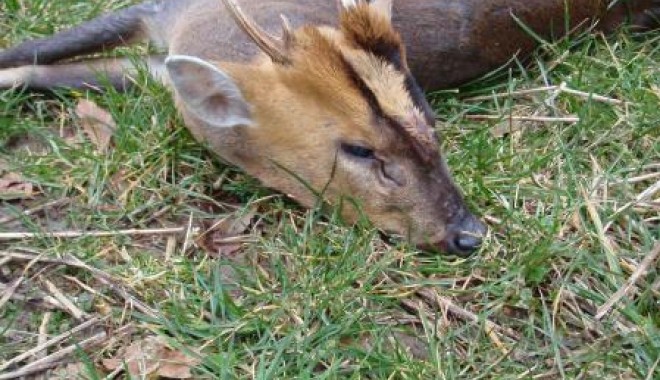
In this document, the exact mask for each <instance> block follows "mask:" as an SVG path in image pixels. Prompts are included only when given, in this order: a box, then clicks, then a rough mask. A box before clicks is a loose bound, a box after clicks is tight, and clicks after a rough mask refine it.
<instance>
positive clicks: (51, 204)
mask: <svg viewBox="0 0 660 380" xmlns="http://www.w3.org/2000/svg"><path fill="white" fill-rule="evenodd" d="M66 203H69V199H67V198H63V199H58V200H55V201H52V202H46V203H44V204H41V205H39V206H36V207H34V208H31V209H28V210H25V211H23V212H21V213H18V214H16V215H9V216H5V217H4V218H0V224H5V223H9V222H12V221H14V220H16V219H18V218H21V217H26V216H30V215H33V214H36V213H38V212H41V211H44V210H47V209H49V208H51V207H56V206H61V205H64V204H66Z"/></svg>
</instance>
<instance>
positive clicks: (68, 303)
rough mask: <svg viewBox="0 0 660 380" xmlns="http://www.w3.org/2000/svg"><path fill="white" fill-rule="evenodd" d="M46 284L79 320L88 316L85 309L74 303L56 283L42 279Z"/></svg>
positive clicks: (53, 294) (51, 292)
mask: <svg viewBox="0 0 660 380" xmlns="http://www.w3.org/2000/svg"><path fill="white" fill-rule="evenodd" d="M42 281H43V282H44V284H45V285H46V288H47V289H48V291H49V292H50V294H52V296H53V297H54V298H55V299H56V300H57V301H58V302H59V303H60V304H61V305H62V306H63V307H64V308H65V309H66V310H67V311H68V312H69V314H71V315H72V316H73V318H75V319H76V320H78V321H81V320H83V319H84V318H85V317H87V313H85V312H84V311H82V310H80V308H79V307H78V306H76V305H74V303H73V302H71V300H70V299H69V298H68V297H67V296H65V295H64V293H63V292H62V291H61V290H60V289H59V288H58V287H57V286H55V284H53V283H52V282H50V281H48V280H46V279H43V280H42Z"/></svg>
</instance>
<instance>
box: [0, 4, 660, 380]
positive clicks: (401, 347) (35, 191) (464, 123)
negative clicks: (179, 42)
mask: <svg viewBox="0 0 660 380" xmlns="http://www.w3.org/2000/svg"><path fill="white" fill-rule="evenodd" d="M128 3H131V1H127V0H112V1H101V0H88V1H83V0H60V1H57V2H53V1H45V0H4V2H2V3H1V4H0V48H4V47H7V46H10V45H12V44H15V43H17V42H19V41H22V40H24V39H27V38H31V37H37V36H42V35H48V34H50V33H52V32H54V31H55V30H58V29H60V28H61V27H64V26H68V25H73V24H76V23H78V22H80V21H81V20H84V19H89V18H91V17H93V16H95V15H98V14H99V13H101V12H103V11H105V10H108V9H114V8H119V7H122V6H125V5H126V4H128ZM143 50H144V47H137V48H135V49H122V50H121V51H120V54H128V55H138V54H139V53H140V52H141V51H143ZM518 67H519V69H518V70H513V71H511V72H508V71H506V70H504V71H501V72H499V73H497V74H495V75H492V76H489V77H487V78H484V79H481V80H479V81H476V82H474V83H472V84H470V85H468V86H466V87H463V88H460V89H458V90H455V91H454V90H451V91H446V92H441V93H436V94H429V96H430V98H431V99H432V100H433V104H434V106H435V107H436V110H437V113H438V115H439V122H438V128H439V129H440V130H441V134H442V136H443V145H444V151H445V153H446V156H447V159H448V161H449V165H450V167H451V168H452V171H453V173H454V176H455V178H456V181H457V183H458V184H459V185H460V186H461V188H462V189H463V190H464V193H465V196H466V199H467V201H468V202H469V204H470V205H471V207H472V209H473V210H474V211H475V212H476V213H477V214H478V215H481V216H482V218H483V220H485V221H486V222H487V223H488V225H489V228H490V232H489V234H488V237H487V239H486V241H485V243H484V245H483V247H482V249H481V250H480V251H479V252H478V253H476V254H475V255H473V256H472V257H469V258H465V259H460V258H456V257H451V256H442V255H429V254H426V253H423V252H419V251H417V250H415V249H414V248H413V247H410V246H408V245H406V244H404V243H399V242H396V241H388V240H385V239H384V238H383V237H382V236H381V235H380V234H379V233H378V231H376V230H375V229H374V228H372V227H371V226H370V225H369V224H368V222H366V221H365V222H362V223H359V224H357V225H354V226H349V225H345V224H343V223H341V221H339V220H338V218H336V217H334V216H333V214H332V213H328V212H321V210H304V209H302V208H301V207H299V206H297V205H296V204H295V203H294V202H292V201H291V200H289V199H287V198H286V197H285V196H283V195H281V194H278V193H276V192H273V191H271V190H269V189H266V188H264V187H262V186H260V185H259V183H258V182H257V181H256V180H255V179H253V178H250V177H248V176H246V175H245V174H244V173H242V172H240V171H239V170H237V169H236V168H233V167H230V166H227V165H225V164H223V163H222V162H221V161H219V160H218V159H217V158H216V157H214V156H212V155H210V154H209V153H208V152H207V151H206V150H205V149H204V147H203V146H200V145H199V144H197V143H195V141H194V140H193V139H192V138H191V136H190V135H189V134H188V132H187V131H186V130H185V128H184V126H183V123H182V121H181V119H180V118H179V117H178V116H177V114H176V112H175V109H174V106H173V104H172V102H171V99H170V96H169V94H168V93H167V91H165V90H164V88H162V87H161V86H160V85H159V84H157V83H155V82H154V81H151V80H149V79H148V78H146V77H143V78H139V79H138V81H137V86H136V87H137V88H136V89H135V90H133V91H131V92H130V93H128V94H123V93H117V92H114V91H107V92H103V93H91V92H90V93H82V92H78V91H68V90H61V91H57V92H56V93H55V94H35V93H27V92H22V91H20V90H13V91H2V92H0V198H1V199H0V379H8V378H14V377H17V376H18V375H20V374H33V373H38V370H45V369H47V370H48V371H49V372H48V375H47V377H44V378H62V379H65V378H76V377H77V378H93V379H103V378H129V375H127V372H130V373H132V374H134V375H135V376H136V377H137V378H140V376H141V375H144V377H146V374H149V376H150V377H149V378H155V377H156V376H165V377H170V378H186V377H188V376H190V375H191V374H192V376H194V377H195V378H255V379H275V378H278V379H289V378H330V379H344V378H355V379H357V378H384V379H385V378H392V379H399V378H400V379H419V378H430V379H555V378H569V379H578V378H580V379H593V378H600V379H658V378H660V266H659V265H658V259H657V258H658V255H659V254H660V252H659V251H660V245H658V241H659V240H660V69H659V67H660V33H659V32H650V33H647V34H644V35H633V34H631V33H630V32H629V31H626V30H621V31H620V32H618V33H617V34H616V35H614V36H607V37H606V36H603V35H601V34H598V33H593V34H589V35H581V36H574V37H573V38H571V39H569V40H564V41H561V42H559V43H556V44H553V45H545V46H544V47H543V48H541V49H540V50H539V52H538V54H537V55H536V56H535V57H534V58H533V59H532V61H531V62H529V63H528V64H526V65H522V64H520V65H518ZM87 101H91V102H92V103H89V102H87ZM81 104H83V106H81ZM85 106H86V108H87V111H85V110H84V109H81V107H83V108H84V107H85ZM106 113H107V114H109V115H106V116H103V115H105V114H106ZM90 114H91V116H90ZM103 117H106V118H107V120H106V124H108V125H110V126H111V127H112V126H114V129H115V130H114V132H113V136H112V141H111V143H110V145H109V146H103V144H102V143H99V142H98V141H97V140H96V139H95V138H94V136H91V135H93V133H90V128H92V129H93V128H95V126H96V127H98V125H99V122H98V121H95V120H93V119H94V118H97V119H98V118H103ZM90 124H91V125H92V127H90ZM54 232H58V233H59V234H53V233H54ZM24 353H25V354H24ZM22 354H24V355H22ZM21 371H23V372H21ZM12 376H13V377H12Z"/></svg>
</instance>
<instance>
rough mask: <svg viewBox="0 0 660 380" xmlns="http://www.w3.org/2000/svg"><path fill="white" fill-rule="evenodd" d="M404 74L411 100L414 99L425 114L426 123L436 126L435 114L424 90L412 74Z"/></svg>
mask: <svg viewBox="0 0 660 380" xmlns="http://www.w3.org/2000/svg"><path fill="white" fill-rule="evenodd" d="M402 74H403V75H404V76H405V78H406V89H407V90H408V93H409V94H410V98H411V99H412V101H413V104H414V105H415V106H416V107H417V108H419V109H420V110H421V111H422V112H423V113H424V118H425V119H426V122H427V123H429V126H431V127H433V126H434V125H435V112H433V109H432V108H431V105H430V104H429V102H428V101H427V100H426V95H425V94H424V91H422V88H421V87H419V85H418V84H417V81H416V80H415V78H414V77H413V76H412V74H410V73H409V72H408V73H402Z"/></svg>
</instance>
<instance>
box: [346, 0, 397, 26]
mask: <svg viewBox="0 0 660 380" xmlns="http://www.w3.org/2000/svg"><path fill="white" fill-rule="evenodd" d="M363 1H364V2H367V1H366V0H337V5H338V7H339V10H340V11H341V10H346V9H350V8H354V7H357V5H358V3H360V2H363ZM368 4H369V7H371V9H373V10H375V11H376V12H378V13H380V14H381V15H383V16H384V17H385V18H386V19H388V20H390V21H392V0H371V1H368Z"/></svg>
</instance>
